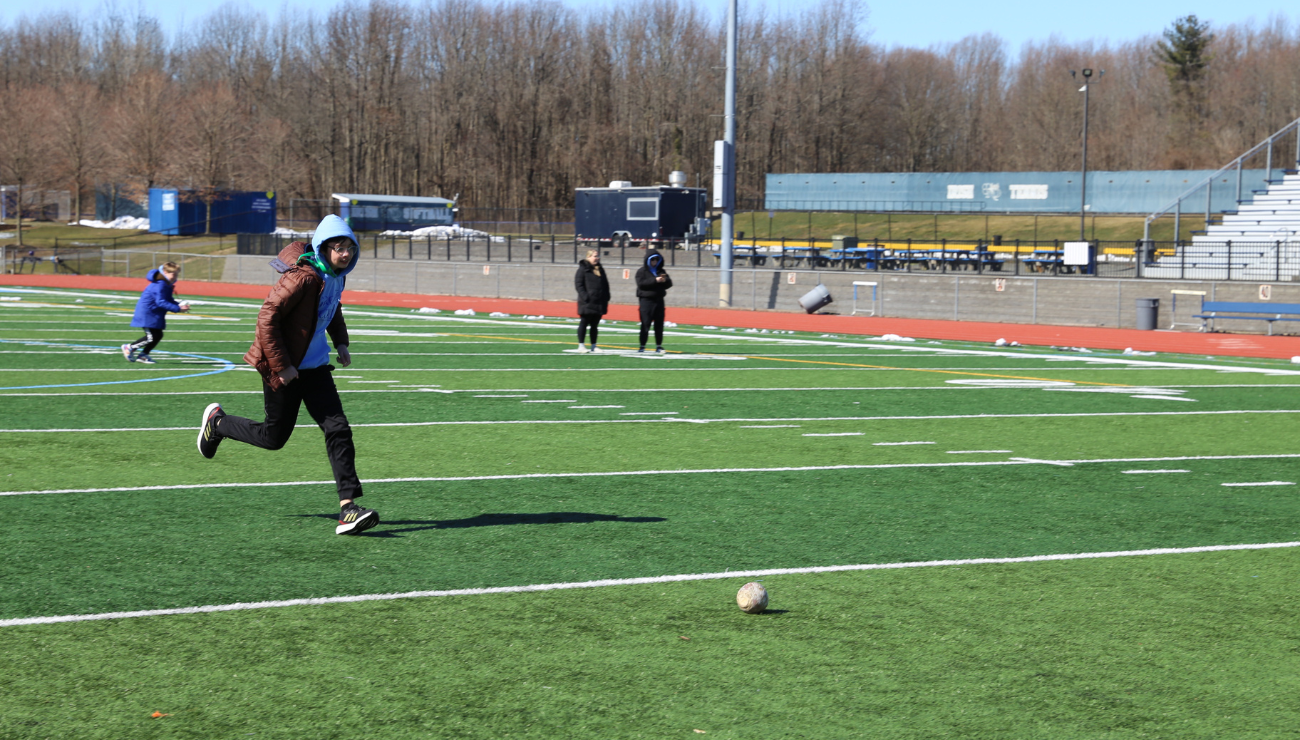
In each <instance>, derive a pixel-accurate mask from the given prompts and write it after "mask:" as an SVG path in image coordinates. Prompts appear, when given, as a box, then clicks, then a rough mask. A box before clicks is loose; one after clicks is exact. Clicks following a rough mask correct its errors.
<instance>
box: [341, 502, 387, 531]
mask: <svg viewBox="0 0 1300 740" xmlns="http://www.w3.org/2000/svg"><path fill="white" fill-rule="evenodd" d="M378 523H379V512H377V511H375V510H374V509H363V508H361V507H360V506H357V505H356V504H348V505H347V506H344V507H343V510H342V511H340V512H339V525H338V526H337V527H335V528H334V534H361V533H362V532H364V531H366V530H367V529H370V528H371V527H373V526H375V525H376V524H378Z"/></svg>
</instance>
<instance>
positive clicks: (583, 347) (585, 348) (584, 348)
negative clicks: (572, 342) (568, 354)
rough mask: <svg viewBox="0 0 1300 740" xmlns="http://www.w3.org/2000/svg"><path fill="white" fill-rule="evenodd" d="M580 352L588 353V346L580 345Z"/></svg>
mask: <svg viewBox="0 0 1300 740" xmlns="http://www.w3.org/2000/svg"><path fill="white" fill-rule="evenodd" d="M578 351H579V352H586V351H587V345H585V344H579V345H578Z"/></svg>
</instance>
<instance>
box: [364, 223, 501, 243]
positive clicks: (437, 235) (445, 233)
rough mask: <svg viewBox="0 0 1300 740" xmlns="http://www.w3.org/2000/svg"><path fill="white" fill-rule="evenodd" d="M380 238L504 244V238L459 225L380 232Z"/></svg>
mask: <svg viewBox="0 0 1300 740" xmlns="http://www.w3.org/2000/svg"><path fill="white" fill-rule="evenodd" d="M379 235H380V236H401V237H430V236H431V237H433V238H434V239H464V238H465V237H469V238H471V239H491V240H492V241H494V242H504V241H505V240H506V238H505V237H504V236H492V235H491V234H489V233H487V232H486V231H479V230H477V229H466V228H464V227H462V226H461V225H460V224H452V225H451V226H425V227H424V228H422V229H416V230H414V231H398V230H396V229H394V230H390V231H383V232H380V234H379Z"/></svg>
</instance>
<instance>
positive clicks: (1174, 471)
mask: <svg viewBox="0 0 1300 740" xmlns="http://www.w3.org/2000/svg"><path fill="white" fill-rule="evenodd" d="M1120 472H1122V473H1124V474H1125V475H1139V474H1141V473H1190V472H1192V471H1190V470H1122V471H1120Z"/></svg>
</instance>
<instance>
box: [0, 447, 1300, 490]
mask: <svg viewBox="0 0 1300 740" xmlns="http://www.w3.org/2000/svg"><path fill="white" fill-rule="evenodd" d="M1295 458H1300V453H1296V454H1291V453H1286V454H1276V455H1188V456H1182V457H1120V458H1097V459H1092V460H1038V459H1034V458H1029V457H1013V458H1011V459H1010V460H991V461H988V462H946V463H880V464H875V465H801V466H797V467H780V468H696V469H681V470H615V471H607V472H599V473H516V474H512V475H465V476H441V477H437V476H428V477H413V478H363V479H362V480H361V482H362V483H366V484H373V483H455V482H459V481H472V480H525V479H530V478H613V477H617V476H623V475H628V476H641V475H698V474H717V473H805V472H810V471H819V470H895V469H901V468H988V467H1008V466H1017V465H1060V466H1064V467H1071V466H1074V465H1088V464H1095V463H1103V464H1104V463H1151V462H1186V461H1189V460H1290V459H1295ZM325 485H334V481H332V480H308V481H280V482H268V483H185V484H176V485H162V486H121V487H116V488H59V489H45V490H33V491H0V496H30V495H38V494H45V493H111V492H127V491H175V490H185V489H200V488H276V487H280V486H325ZM1228 485H1293V484H1290V483H1284V482H1281V481H1279V482H1276V483H1271V484H1252V483H1242V484H1228Z"/></svg>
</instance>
